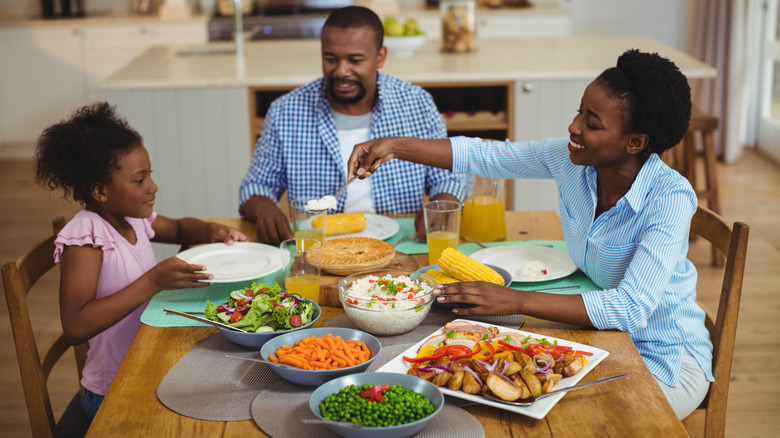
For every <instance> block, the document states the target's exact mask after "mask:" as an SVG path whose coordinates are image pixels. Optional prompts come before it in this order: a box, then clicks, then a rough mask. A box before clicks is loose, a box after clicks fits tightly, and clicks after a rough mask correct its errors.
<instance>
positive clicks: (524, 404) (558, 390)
mask: <svg viewBox="0 0 780 438" xmlns="http://www.w3.org/2000/svg"><path fill="white" fill-rule="evenodd" d="M627 375H628V374H617V375H614V376H609V377H603V378H601V379H596V380H593V381H590V382H587V383H580V384H579V385H574V386H569V387H566V388H561V389H556V390H554V391H550V392H548V393H545V394H542V395H539V396H537V397H536V398H534V399H533V400H531V401H527V402H520V401H507V400H504V399H500V398H498V397H496V396H495V395H493V394H492V393H490V392H486V393H485V394H484V395H485V397H486V398H489V399H491V400H493V401H497V402H499V403H504V404H507V405H512V406H524V407H525V406H531V405H532V404H534V403H535V402H537V401H539V400H541V399H543V398H545V397H550V396H553V395H557V394H562V393H564V392H568V391H573V390H575V389H582V388H587V387H588V386H593V385H597V384H599V383H604V382H609V381H610V380H615V379H619V378H621V377H626V376H627Z"/></svg>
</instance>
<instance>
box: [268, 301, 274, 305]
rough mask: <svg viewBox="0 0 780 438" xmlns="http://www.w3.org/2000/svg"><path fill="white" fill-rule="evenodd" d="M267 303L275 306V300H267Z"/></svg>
mask: <svg viewBox="0 0 780 438" xmlns="http://www.w3.org/2000/svg"><path fill="white" fill-rule="evenodd" d="M268 303H269V304H270V305H272V306H275V305H276V300H268Z"/></svg>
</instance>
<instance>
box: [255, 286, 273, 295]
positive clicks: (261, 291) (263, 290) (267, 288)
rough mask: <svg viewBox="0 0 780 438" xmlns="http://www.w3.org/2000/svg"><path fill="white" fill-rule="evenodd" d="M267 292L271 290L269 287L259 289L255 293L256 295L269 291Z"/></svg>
mask: <svg viewBox="0 0 780 438" xmlns="http://www.w3.org/2000/svg"><path fill="white" fill-rule="evenodd" d="M269 290H271V288H270V287H264V288H262V289H260V290H259V291H257V293H259V294H261V293H263V292H265V291H269Z"/></svg>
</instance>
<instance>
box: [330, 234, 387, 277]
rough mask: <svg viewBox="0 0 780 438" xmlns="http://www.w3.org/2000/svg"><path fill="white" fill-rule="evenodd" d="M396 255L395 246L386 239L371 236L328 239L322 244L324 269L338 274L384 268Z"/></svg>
mask: <svg viewBox="0 0 780 438" xmlns="http://www.w3.org/2000/svg"><path fill="white" fill-rule="evenodd" d="M394 257H395V248H394V247H393V245H391V244H389V243H387V242H385V241H384V240H379V239H373V238H370V237H342V238H339V239H328V240H326V241H325V243H324V244H323V245H322V270H323V271H324V272H329V273H331V274H336V275H349V274H353V273H355V272H360V271H365V270H367V269H376V268H383V267H385V266H387V265H388V264H390V262H391V261H392V260H393V258H394Z"/></svg>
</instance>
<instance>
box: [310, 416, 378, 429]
mask: <svg viewBox="0 0 780 438" xmlns="http://www.w3.org/2000/svg"><path fill="white" fill-rule="evenodd" d="M298 421H300V422H301V423H307V424H334V425H339V426H347V427H354V428H355V429H362V428H364V427H368V426H363V425H362V424H357V423H349V422H346V421H333V420H320V419H319V418H301V419H300V420H298Z"/></svg>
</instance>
